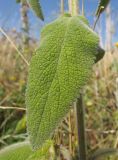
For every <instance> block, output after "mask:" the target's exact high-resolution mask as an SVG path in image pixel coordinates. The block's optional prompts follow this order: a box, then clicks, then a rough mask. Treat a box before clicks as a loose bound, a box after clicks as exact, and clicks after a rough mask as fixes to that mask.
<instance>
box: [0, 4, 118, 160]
mask: <svg viewBox="0 0 118 160" xmlns="http://www.w3.org/2000/svg"><path fill="white" fill-rule="evenodd" d="M14 3H16V2H14ZM59 3H60V2H59ZM19 12H20V14H21V26H20V27H21V30H20V31H17V29H16V28H15V26H14V28H13V27H12V28H10V29H8V30H7V29H6V28H3V29H5V32H6V33H7V35H8V36H9V37H10V38H11V40H12V41H13V42H14V43H15V45H16V46H17V48H18V49H19V50H20V51H21V52H22V53H23V55H24V57H25V58H26V59H27V61H28V62H29V61H30V59H31V57H32V53H33V51H34V50H35V48H37V47H38V46H39V45H40V42H38V40H37V39H36V37H35V36H34V37H33V36H32V37H31V36H30V23H29V22H30V17H29V16H28V12H29V6H28V4H27V3H26V2H24V3H22V4H20V11H19ZM56 14H59V13H56ZM86 14H87V13H86ZM91 14H93V13H91ZM112 14H114V13H113V11H112V5H109V6H108V7H107V9H106V12H105V15H104V17H105V19H104V21H105V23H106V29H104V26H102V23H101V19H100V20H99V22H98V24H97V27H96V31H97V32H98V34H99V35H100V38H101V45H102V46H103V47H104V48H105V49H106V54H105V57H104V58H103V60H101V61H100V62H99V63H98V64H96V65H94V67H93V73H92V75H91V78H90V80H89V82H88V83H87V85H86V86H85V89H84V104H85V108H86V134H87V147H88V151H89V153H90V152H92V151H95V150H96V149H98V148H101V147H102V148H109V147H114V148H118V42H117V41H116V42H115V43H114V41H113V36H114V34H115V30H116V28H117V25H116V21H117V19H112ZM52 16H53V15H52ZM116 17H118V14H117V15H116ZM114 24H115V25H114ZM41 26H42V24H41V25H40V28H41ZM38 30H39V29H38ZM103 33H104V34H106V39H104V38H103V37H104V35H103ZM117 39H118V37H117ZM27 75H28V67H27V65H26V64H25V63H24V62H23V60H22V59H21V58H20V56H19V55H18V54H17V52H16V50H15V49H14V47H13V46H12V45H11V43H10V42H9V41H8V40H7V39H6V37H5V36H4V35H3V34H0V148H3V147H5V146H8V145H10V144H13V143H15V142H21V141H24V140H25V139H27V137H28V135H27V133H26V113H25V112H26V111H25V89H26V81H27ZM53 139H54V143H55V144H56V148H57V153H56V154H57V157H58V159H62V160H64V159H65V160H70V159H71V158H70V157H73V159H74V157H76V153H77V137H76V126H75V117H74V114H73V109H72V110H71V111H70V113H69V114H68V115H67V117H66V118H65V119H64V120H63V122H62V123H61V124H60V126H59V128H58V129H57V130H56V131H55V135H54V137H53Z"/></svg>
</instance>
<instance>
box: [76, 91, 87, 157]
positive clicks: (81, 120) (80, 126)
mask: <svg viewBox="0 0 118 160" xmlns="http://www.w3.org/2000/svg"><path fill="white" fill-rule="evenodd" d="M84 115H85V109H84V103H83V95H82V94H80V97H79V98H78V99H77V102H76V103H75V116H76V126H77V139H78V145H79V156H80V160H86V159H87V157H86V136H85V117H84Z"/></svg>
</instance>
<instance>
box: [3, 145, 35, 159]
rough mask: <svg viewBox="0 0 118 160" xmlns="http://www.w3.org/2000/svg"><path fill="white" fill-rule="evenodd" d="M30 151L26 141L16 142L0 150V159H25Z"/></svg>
mask: <svg viewBox="0 0 118 160" xmlns="http://www.w3.org/2000/svg"><path fill="white" fill-rule="evenodd" d="M32 153H33V152H32V150H31V147H30V145H29V143H28V142H21V143H16V144H13V145H10V146H8V147H5V148H4V149H2V150H1V151H0V160H26V159H27V158H28V157H29V156H30V155H31V154H32Z"/></svg>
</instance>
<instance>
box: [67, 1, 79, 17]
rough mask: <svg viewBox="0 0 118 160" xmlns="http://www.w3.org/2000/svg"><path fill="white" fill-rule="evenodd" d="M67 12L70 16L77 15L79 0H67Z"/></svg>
mask: <svg viewBox="0 0 118 160" xmlns="http://www.w3.org/2000/svg"><path fill="white" fill-rule="evenodd" d="M68 6H69V12H70V14H71V15H72V16H77V15H78V13H79V0H68Z"/></svg>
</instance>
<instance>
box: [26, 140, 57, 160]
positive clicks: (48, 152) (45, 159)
mask: <svg viewBox="0 0 118 160" xmlns="http://www.w3.org/2000/svg"><path fill="white" fill-rule="evenodd" d="M49 159H50V160H54V159H55V150H54V147H53V142H52V141H47V142H46V143H45V145H44V146H43V147H42V148H41V149H40V150H38V151H35V152H34V153H33V154H32V155H30V156H29V158H28V159H27V160H49Z"/></svg>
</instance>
